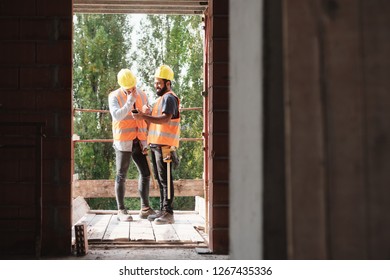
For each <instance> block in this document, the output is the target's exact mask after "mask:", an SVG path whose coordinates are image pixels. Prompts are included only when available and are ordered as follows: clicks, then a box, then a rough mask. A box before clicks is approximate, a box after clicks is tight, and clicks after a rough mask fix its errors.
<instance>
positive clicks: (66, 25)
mask: <svg viewBox="0 0 390 280" xmlns="http://www.w3.org/2000/svg"><path fill="white" fill-rule="evenodd" d="M58 28H59V29H58V40H70V41H71V40H72V35H73V34H72V32H73V21H72V18H71V17H70V18H68V19H61V20H60V23H59V27H58Z"/></svg>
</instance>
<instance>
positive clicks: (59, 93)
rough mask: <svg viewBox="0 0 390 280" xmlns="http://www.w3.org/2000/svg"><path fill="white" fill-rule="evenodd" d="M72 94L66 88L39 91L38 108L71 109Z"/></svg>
mask: <svg viewBox="0 0 390 280" xmlns="http://www.w3.org/2000/svg"><path fill="white" fill-rule="evenodd" d="M71 107H72V96H71V95H70V93H69V92H68V91H65V90H52V91H39V92H38V93H37V109H38V110H48V109H49V110H70V109H71Z"/></svg>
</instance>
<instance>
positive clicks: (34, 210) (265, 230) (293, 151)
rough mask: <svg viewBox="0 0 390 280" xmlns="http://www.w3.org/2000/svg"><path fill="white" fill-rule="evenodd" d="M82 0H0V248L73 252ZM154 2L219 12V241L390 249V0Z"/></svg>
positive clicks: (258, 247)
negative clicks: (77, 38) (75, 87)
mask: <svg viewBox="0 0 390 280" xmlns="http://www.w3.org/2000/svg"><path fill="white" fill-rule="evenodd" d="M81 2H83V1H81V0H80V1H76V0H73V1H72V0H57V1H50V0H34V1H30V0H13V1H9V0H6V1H2V2H1V3H0V30H1V32H0V42H1V43H0V116H1V118H0V131H1V135H2V137H1V139H0V158H1V168H0V193H1V195H0V209H1V211H0V224H1V227H0V236H1V239H0V255H1V258H13V257H19V256H22V257H31V258H39V257H41V256H45V257H47V256H53V255H55V256H66V255H69V254H70V253H71V227H72V218H71V217H72V188H71V187H72V175H73V174H72V171H73V170H72V168H73V151H72V149H73V143H72V135H73V128H72V115H73V104H72V17H73V13H74V9H76V5H75V4H76V3H81ZM93 2H94V0H91V1H87V0H84V3H87V4H88V3H93ZM95 2H99V1H95ZM100 2H107V5H108V6H110V5H111V4H113V3H114V2H123V3H125V2H126V3H127V2H128V3H130V2H139V5H140V6H142V5H145V4H147V3H148V2H150V1H147V0H140V1H132V0H128V1H125V0H121V1H119V0H118V1H114V0H112V1H109V0H107V1H103V0H102V1H100ZM154 2H158V3H159V5H161V6H164V5H165V6H169V7H172V5H175V2H176V5H177V6H179V5H181V4H183V5H184V6H185V5H188V4H189V3H190V2H191V3H193V2H197V3H198V5H199V6H202V8H201V10H200V11H202V12H204V11H206V12H205V20H206V21H207V23H208V24H207V28H208V30H207V32H206V34H207V37H206V42H207V44H206V45H207V48H208V49H207V54H208V55H207V57H206V58H205V73H206V75H205V86H206V88H205V90H206V91H207V95H206V97H205V102H206V103H207V108H206V110H205V114H206V115H207V119H208V124H207V126H206V129H205V132H204V137H205V142H206V143H207V145H208V150H207V151H208V152H207V155H206V162H207V164H205V168H206V170H205V173H206V174H207V177H206V178H205V180H204V184H205V185H206V187H207V192H208V193H207V195H208V205H207V206H208V214H207V215H208V235H209V244H208V248H209V249H210V251H211V252H213V253H215V254H229V255H230V257H231V258H232V259H389V258H390V239H389V238H388V236H389V233H390V215H388V213H389V212H390V211H389V210H390V203H389V199H390V189H389V187H388V185H389V183H390V173H389V172H388V168H389V167H390V141H389V138H390V116H389V114H390V110H389V109H388V107H389V106H388V105H389V104H390V95H389V94H388V93H389V91H390V79H389V73H390V59H389V56H390V52H389V50H390V37H389V36H388V30H389V27H390V18H389V17H388V15H389V14H390V2H389V1H384V0H360V1H340V0H296V1H288V0H262V1H259V0H245V1H241V0H209V1H190V0H183V1H172V0H171V1H168V0H167V1H163V0H156V1H154ZM180 3H181V4H180ZM204 6H206V7H204ZM171 10H173V8H171ZM129 250H131V249H129Z"/></svg>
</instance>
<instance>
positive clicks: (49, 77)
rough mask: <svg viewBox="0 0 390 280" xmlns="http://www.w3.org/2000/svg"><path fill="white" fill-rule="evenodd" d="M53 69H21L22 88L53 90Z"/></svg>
mask: <svg viewBox="0 0 390 280" xmlns="http://www.w3.org/2000/svg"><path fill="white" fill-rule="evenodd" d="M54 72H55V71H54V69H53V67H25V68H21V69H20V87H21V88H23V89H38V88H52V87H53V85H54V78H53V77H54Z"/></svg>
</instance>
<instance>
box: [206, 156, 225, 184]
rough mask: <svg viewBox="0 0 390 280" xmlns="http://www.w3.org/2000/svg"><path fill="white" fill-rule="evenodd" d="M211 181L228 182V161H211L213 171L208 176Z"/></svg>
mask: <svg viewBox="0 0 390 280" xmlns="http://www.w3.org/2000/svg"><path fill="white" fill-rule="evenodd" d="M210 180H211V181H225V182H227V181H229V160H228V159H213V171H212V173H211V174H210Z"/></svg>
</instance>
